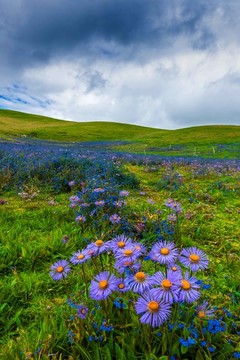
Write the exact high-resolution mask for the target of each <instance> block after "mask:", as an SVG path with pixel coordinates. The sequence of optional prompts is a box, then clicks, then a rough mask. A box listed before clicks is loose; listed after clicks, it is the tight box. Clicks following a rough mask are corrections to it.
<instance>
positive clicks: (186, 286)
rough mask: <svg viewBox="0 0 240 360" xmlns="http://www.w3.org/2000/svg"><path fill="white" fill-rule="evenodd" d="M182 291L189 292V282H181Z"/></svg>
mask: <svg viewBox="0 0 240 360" xmlns="http://www.w3.org/2000/svg"><path fill="white" fill-rule="evenodd" d="M182 289H183V290H189V289H191V284H190V282H189V281H187V280H185V279H184V280H182Z"/></svg>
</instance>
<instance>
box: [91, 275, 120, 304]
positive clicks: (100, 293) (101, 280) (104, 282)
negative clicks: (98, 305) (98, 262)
mask: <svg viewBox="0 0 240 360" xmlns="http://www.w3.org/2000/svg"><path fill="white" fill-rule="evenodd" d="M94 279H95V280H92V281H91V285H90V291H89V294H90V297H91V299H93V300H104V299H106V298H107V297H108V296H109V295H110V294H111V293H112V292H113V291H115V290H117V279H116V277H115V276H114V275H112V274H110V273H109V272H108V271H103V272H101V273H100V274H98V275H96V276H95V278H94Z"/></svg>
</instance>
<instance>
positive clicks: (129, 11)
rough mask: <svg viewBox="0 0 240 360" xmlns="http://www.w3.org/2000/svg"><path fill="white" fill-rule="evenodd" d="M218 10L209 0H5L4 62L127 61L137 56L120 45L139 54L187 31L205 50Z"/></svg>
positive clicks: (0, 25)
mask: <svg viewBox="0 0 240 360" xmlns="http://www.w3.org/2000/svg"><path fill="white" fill-rule="evenodd" d="M12 1H13V0H12ZM213 9H214V6H213V3H212V2H210V4H209V2H208V1H205V0H204V1H203V0H200V1H194V2H193V1H190V0H185V1H181V2H179V1H178V0H131V1H129V0H115V1H112V0H91V1H89V0H81V1H79V0H51V1H49V0H42V1H39V0H19V1H18V2H14V6H13V4H11V1H9V0H2V1H1V3H0V13H1V21H0V28H1V35H0V44H1V48H4V49H5V51H4V53H3V55H2V61H3V60H5V62H6V63H9V61H10V62H11V63H12V65H15V66H18V67H22V66H25V65H26V64H27V65H28V66H29V65H34V64H39V63H44V62H46V61H48V60H49V59H51V58H52V57H58V56H63V55H64V56H70V55H73V54H75V56H76V57H77V56H81V57H86V56H88V55H92V56H96V55H97V56H105V57H108V56H110V57H115V58H125V60H126V56H128V57H129V56H131V55H129V52H126V53H125V52H124V51H119V50H118V49H117V46H118V45H119V46H121V49H124V48H130V49H131V50H132V51H131V54H132V56H133V57H134V56H135V55H136V52H137V51H138V50H139V49H140V48H141V47H142V46H144V48H150V47H155V48H161V47H162V48H164V47H169V46H171V42H172V39H174V38H175V37H178V36H181V35H182V34H185V35H186V34H187V35H188V36H189V37H190V38H191V37H192V39H193V40H192V42H193V46H196V47H201V48H202V47H206V46H209V45H211V43H213V42H214V36H213V34H211V32H210V30H209V29H208V27H207V26H206V25H204V24H202V19H204V16H205V15H206V14H209V12H211V11H213ZM105 44H107V45H106V46H105ZM109 44H110V46H109ZM0 61H1V60H0Z"/></svg>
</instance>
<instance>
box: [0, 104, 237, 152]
mask: <svg viewBox="0 0 240 360" xmlns="http://www.w3.org/2000/svg"><path fill="white" fill-rule="evenodd" d="M25 136H26V137H31V138H38V139H46V140H55V141H75V142H78V141H80V142H82V141H111V140H113V141H114V140H129V141H131V142H132V144H130V145H129V144H127V145H122V146H121V147H120V148H117V150H119V149H121V150H123V151H133V152H147V153H155V154H164V155H191V156H192V155H194V156H196V155H201V156H215V155H216V152H217V153H218V156H219V157H225V156H230V157H239V155H240V154H239V147H240V145H239V144H240V126H234V125H210V126H196V127H190V128H185V129H178V130H162V129H153V128H149V127H143V126H136V125H129V124H122V123H114V122H81V123H79V122H73V121H63V120H57V119H52V118H48V117H44V116H39V115H32V114H25V113H21V112H17V111H11V110H0V138H12V137H25ZM229 144H230V145H231V151H230V149H229V146H228V145H229ZM219 145H221V146H222V145H225V148H223V147H218V146H219ZM230 153H231V154H230ZM229 154H230V155H229Z"/></svg>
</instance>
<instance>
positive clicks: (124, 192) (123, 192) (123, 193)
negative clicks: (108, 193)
mask: <svg viewBox="0 0 240 360" xmlns="http://www.w3.org/2000/svg"><path fill="white" fill-rule="evenodd" d="M119 195H120V196H128V195H129V191H127V190H122V191H120V193H119Z"/></svg>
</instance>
